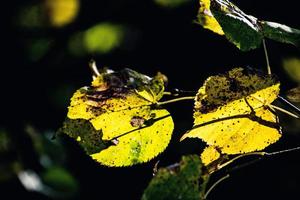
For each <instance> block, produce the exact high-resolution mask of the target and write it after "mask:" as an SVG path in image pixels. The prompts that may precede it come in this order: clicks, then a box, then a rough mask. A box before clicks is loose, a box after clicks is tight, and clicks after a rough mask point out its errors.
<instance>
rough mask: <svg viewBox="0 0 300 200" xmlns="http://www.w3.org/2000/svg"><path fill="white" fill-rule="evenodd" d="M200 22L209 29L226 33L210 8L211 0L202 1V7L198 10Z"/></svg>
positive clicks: (221, 33) (218, 32)
mask: <svg viewBox="0 0 300 200" xmlns="http://www.w3.org/2000/svg"><path fill="white" fill-rule="evenodd" d="M197 17H198V23H199V24H201V25H202V26H203V27H204V28H206V29H209V30H211V31H213V32H215V33H217V34H219V35H224V32H223V30H222V27H221V26H220V24H219V23H218V21H217V20H216V19H215V17H214V16H213V14H212V12H211V10H210V0H202V1H200V8H199V11H198V16H197Z"/></svg>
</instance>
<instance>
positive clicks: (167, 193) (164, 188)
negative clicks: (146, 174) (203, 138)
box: [142, 155, 202, 200]
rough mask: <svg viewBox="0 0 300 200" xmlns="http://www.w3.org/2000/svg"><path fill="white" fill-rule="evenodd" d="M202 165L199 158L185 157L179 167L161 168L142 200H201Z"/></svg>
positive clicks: (194, 156)
mask: <svg viewBox="0 0 300 200" xmlns="http://www.w3.org/2000/svg"><path fill="white" fill-rule="evenodd" d="M201 168H202V164H201V161H200V158H199V156H197V155H190V156H183V157H182V160H181V162H180V163H179V166H177V167H175V168H168V167H167V168H161V169H159V170H158V172H157V174H156V175H155V177H154V178H153V179H152V180H151V182H150V183H149V185H148V187H147V188H146V190H145V191H144V194H143V196H142V200H167V199H172V200H176V199H178V200H179V199H185V200H199V199H200V197H201V195H200V189H201V187H200V181H199V180H200V179H201V175H202V170H201Z"/></svg>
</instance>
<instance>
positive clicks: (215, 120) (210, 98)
mask: <svg viewBox="0 0 300 200" xmlns="http://www.w3.org/2000/svg"><path fill="white" fill-rule="evenodd" d="M278 94H279V82H278V81H277V80H276V78H275V77H273V76H271V75H266V74H262V73H260V72H258V71H256V70H253V69H243V68H235V69H233V70H231V71H229V72H228V73H226V74H222V75H217V76H211V77H209V78H208V79H207V80H206V81H205V83H204V85H203V86H202V87H201V88H200V89H199V91H198V94H197V96H196V98H195V112H194V119H195V120H194V127H193V128H192V130H190V131H189V132H187V133H186V134H184V135H183V137H182V138H181V139H182V140H183V139H185V138H187V137H190V138H195V137H196V138H200V139H202V140H203V141H204V142H206V143H207V144H208V145H213V146H216V147H217V148H218V149H219V150H220V152H221V153H223V154H239V153H246V152H251V151H256V150H262V149H264V148H265V147H267V146H269V145H270V144H272V143H274V142H276V141H277V140H278V139H279V138H280V136H281V134H280V127H279V125H278V119H277V116H276V115H275V114H274V111H272V110H271V109H270V108H269V107H268V105H270V104H271V103H272V102H273V101H274V100H275V99H276V98H277V96H278ZM212 157H215V155H212ZM206 163H207V162H206Z"/></svg>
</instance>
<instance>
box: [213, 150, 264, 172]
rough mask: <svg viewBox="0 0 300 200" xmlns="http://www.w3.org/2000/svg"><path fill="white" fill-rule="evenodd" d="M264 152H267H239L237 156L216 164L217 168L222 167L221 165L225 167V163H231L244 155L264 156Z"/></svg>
mask: <svg viewBox="0 0 300 200" xmlns="http://www.w3.org/2000/svg"><path fill="white" fill-rule="evenodd" d="M266 154H267V153H266V152H251V153H246V154H241V155H238V156H236V157H234V158H232V159H231V160H229V161H227V162H225V163H223V164H221V165H219V166H218V170H220V169H222V168H223V167H226V166H227V165H229V164H231V163H233V162H234V161H236V160H238V159H240V158H242V157H245V156H255V155H256V156H264V155H266Z"/></svg>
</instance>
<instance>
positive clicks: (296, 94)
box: [286, 87, 300, 103]
mask: <svg viewBox="0 0 300 200" xmlns="http://www.w3.org/2000/svg"><path fill="white" fill-rule="evenodd" d="M286 96H287V98H288V99H289V100H290V101H292V102H296V103H300V87H296V88H293V89H290V90H289V91H287V93H286Z"/></svg>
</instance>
